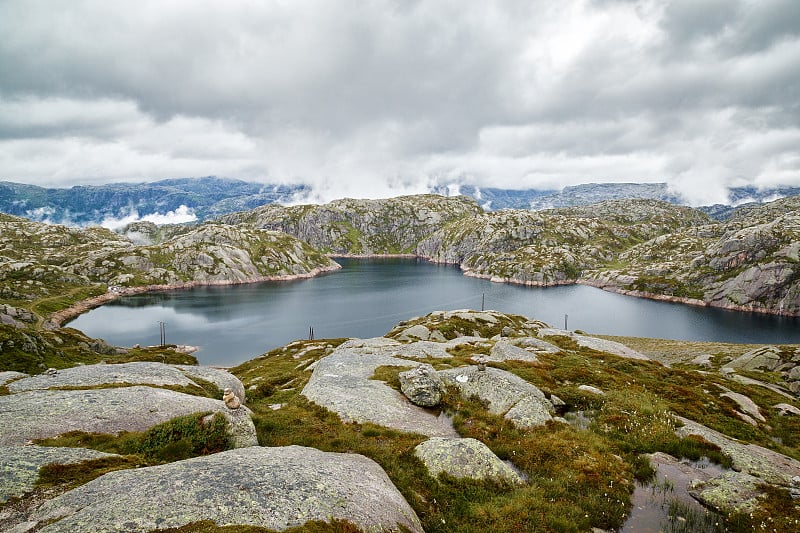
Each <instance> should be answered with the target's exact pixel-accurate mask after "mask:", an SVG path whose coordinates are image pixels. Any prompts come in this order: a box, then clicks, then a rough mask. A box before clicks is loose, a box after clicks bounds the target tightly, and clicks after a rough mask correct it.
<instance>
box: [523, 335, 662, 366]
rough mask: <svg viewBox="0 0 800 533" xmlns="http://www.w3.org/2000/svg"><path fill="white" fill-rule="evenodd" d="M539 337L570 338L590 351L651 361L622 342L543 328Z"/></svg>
mask: <svg viewBox="0 0 800 533" xmlns="http://www.w3.org/2000/svg"><path fill="white" fill-rule="evenodd" d="M538 335H539V336H540V337H569V338H570V339H572V340H574V341H575V342H576V343H577V344H578V346H582V347H584V348H589V349H590V350H596V351H598V352H605V353H610V354H612V355H616V356H619V357H624V358H626V359H638V360H640V361H649V360H650V358H649V357H647V356H646V355H644V354H641V353H639V352H637V351H636V350H634V349H633V348H629V347H627V346H625V345H624V344H622V343H621V342H616V341H610V340H606V339H599V338H597V337H591V336H589V335H582V334H580V333H575V332H574V331H569V330H565V329H557V328H542V329H540V330H539V333H538Z"/></svg>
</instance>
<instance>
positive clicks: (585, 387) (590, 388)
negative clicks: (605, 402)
mask: <svg viewBox="0 0 800 533" xmlns="http://www.w3.org/2000/svg"><path fill="white" fill-rule="evenodd" d="M578 390H581V391H583V392H589V393H591V394H597V395H598V396H605V395H606V393H605V392H603V391H601V390H600V389H598V388H597V387H593V386H591V385H580V386H579V387H578Z"/></svg>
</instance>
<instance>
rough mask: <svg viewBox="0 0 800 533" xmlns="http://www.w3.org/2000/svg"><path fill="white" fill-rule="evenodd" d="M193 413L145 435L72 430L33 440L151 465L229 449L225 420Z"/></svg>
mask: <svg viewBox="0 0 800 533" xmlns="http://www.w3.org/2000/svg"><path fill="white" fill-rule="evenodd" d="M208 415H209V413H195V414H191V415H187V416H182V417H178V418H174V419H172V420H169V421H167V422H164V423H162V424H158V425H156V426H153V427H152V428H150V429H149V430H147V431H144V432H133V431H131V432H122V433H120V434H119V435H111V434H106V433H85V432H81V431H72V432H69V433H65V434H63V435H60V436H58V437H53V438H48V439H40V440H38V441H36V443H37V444H39V445H42V446H66V447H74V448H91V449H94V450H98V451H101V452H107V453H116V454H120V455H125V456H136V457H138V458H139V462H140V463H142V464H144V465H154V464H161V463H167V462H172V461H178V460H181V459H188V458H190V457H197V456H200V455H208V454H211V453H216V452H220V451H224V450H227V449H230V448H231V447H232V442H231V440H230V436H229V435H228V432H227V421H226V420H225V417H224V416H223V415H221V414H219V413H217V414H214V415H213V416H211V417H210V419H209V418H208Z"/></svg>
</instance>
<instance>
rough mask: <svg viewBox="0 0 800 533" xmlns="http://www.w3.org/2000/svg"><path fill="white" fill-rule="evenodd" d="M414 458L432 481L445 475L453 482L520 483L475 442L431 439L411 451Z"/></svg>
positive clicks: (469, 440) (479, 443)
mask: <svg viewBox="0 0 800 533" xmlns="http://www.w3.org/2000/svg"><path fill="white" fill-rule="evenodd" d="M414 455H416V456H417V457H419V459H420V460H421V461H422V462H423V463H425V466H426V467H427V468H428V472H430V474H431V476H432V477H436V476H438V475H439V474H442V473H445V474H448V475H450V476H453V477H455V478H469V479H494V480H498V481H505V482H507V483H511V484H514V485H521V484H523V483H524V481H523V480H522V478H521V477H520V476H519V475H518V474H517V473H516V472H514V470H513V469H512V468H511V467H510V466H509V465H507V464H506V463H504V462H503V461H502V460H500V458H499V457H497V456H496V455H495V454H494V452H492V450H490V449H489V447H488V446H486V445H485V444H484V443H482V442H481V441H479V440H476V439H469V438H467V439H460V438H441V437H434V438H432V439H429V440H426V441H425V442H423V443H421V444H419V445H418V446H417V447H416V448H414Z"/></svg>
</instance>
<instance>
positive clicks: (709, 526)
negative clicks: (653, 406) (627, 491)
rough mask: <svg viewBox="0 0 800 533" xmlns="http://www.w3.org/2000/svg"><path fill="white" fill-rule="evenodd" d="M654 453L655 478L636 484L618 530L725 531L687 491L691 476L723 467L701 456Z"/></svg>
mask: <svg viewBox="0 0 800 533" xmlns="http://www.w3.org/2000/svg"><path fill="white" fill-rule="evenodd" d="M655 455H656V457H654V458H653V459H652V460H651V463H652V464H653V466H654V467H655V468H656V476H655V479H654V480H653V481H652V482H650V483H648V484H646V485H642V484H639V483H637V484H636V489H635V490H634V492H633V496H632V498H631V501H632V503H633V506H632V508H631V514H630V516H629V517H628V520H627V521H626V522H625V525H624V526H623V527H622V529H621V530H619V531H620V533H683V532H685V533H690V532H691V533H695V532H705V533H716V532H722V531H725V529H724V527H723V526H722V522H721V520H720V517H719V515H717V514H716V513H714V512H713V511H710V510H708V509H706V508H705V507H703V506H702V505H700V503H698V502H697V500H695V499H694V498H692V496H691V495H690V494H689V492H688V489H689V485H690V484H691V482H692V480H694V479H710V478H712V477H716V476H718V475H720V474H722V473H723V472H724V471H725V469H724V468H722V467H721V466H719V465H715V464H713V463H711V462H709V461H708V460H707V459H705V458H703V459H702V460H700V461H687V460H675V459H674V458H670V457H669V456H666V455H663V454H655ZM667 458H668V459H667Z"/></svg>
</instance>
